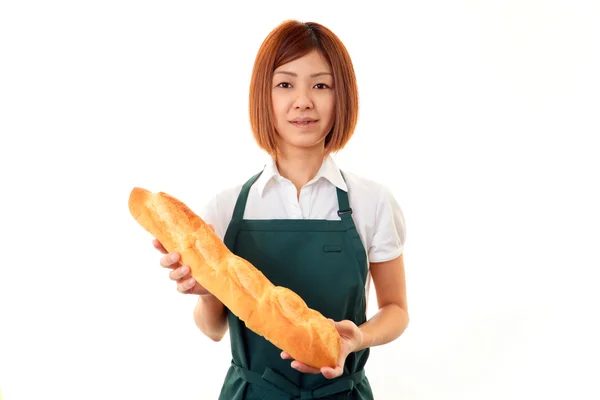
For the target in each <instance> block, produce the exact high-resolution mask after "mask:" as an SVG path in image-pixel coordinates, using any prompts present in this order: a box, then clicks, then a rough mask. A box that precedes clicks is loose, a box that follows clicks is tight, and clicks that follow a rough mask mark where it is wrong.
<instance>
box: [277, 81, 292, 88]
mask: <svg viewBox="0 0 600 400" xmlns="http://www.w3.org/2000/svg"><path fill="white" fill-rule="evenodd" d="M277 87H280V88H284V89H288V88H290V87H292V85H291V84H290V83H288V82H281V83H279V84H277Z"/></svg>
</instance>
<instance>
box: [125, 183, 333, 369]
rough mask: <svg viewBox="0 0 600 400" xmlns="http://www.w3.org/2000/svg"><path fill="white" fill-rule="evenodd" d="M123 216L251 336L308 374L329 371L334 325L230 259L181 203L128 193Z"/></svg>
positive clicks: (250, 267)
mask: <svg viewBox="0 0 600 400" xmlns="http://www.w3.org/2000/svg"><path fill="white" fill-rule="evenodd" d="M128 205H129V211H130V213H131V215H132V216H133V217H134V219H135V220H136V221H137V222H138V223H139V224H140V225H141V226H142V227H143V228H144V229H145V230H146V231H147V232H149V233H150V234H151V235H153V236H154V237H155V238H156V239H157V240H158V241H159V242H160V243H161V244H162V245H163V247H164V248H165V249H166V250H167V251H169V252H178V253H179V254H180V255H181V260H180V263H181V264H182V265H188V266H189V267H190V269H191V275H192V276H193V277H194V279H196V281H198V283H199V284H200V285H202V286H204V287H205V288H206V289H207V290H208V291H209V292H211V293H212V294H213V295H214V296H215V297H217V298H218V299H219V300H220V301H221V302H222V303H223V304H224V305H225V306H226V307H227V308H228V309H229V310H230V311H231V312H233V313H234V314H235V315H236V316H238V318H240V319H241V320H242V321H244V323H245V324H246V326H247V327H248V328H249V329H251V330H252V331H254V332H255V333H256V334H258V335H261V336H263V337H264V338H265V339H267V340H268V341H270V342H271V343H273V345H275V346H276V347H278V348H279V349H281V350H283V351H286V352H287V353H289V354H290V355H291V356H292V357H293V358H294V359H296V360H298V361H300V362H302V363H304V364H306V365H309V366H311V367H314V368H321V367H324V366H328V367H332V368H335V366H336V365H337V361H338V359H339V356H340V345H341V342H340V336H339V334H338V332H337V330H336V328H335V326H334V324H333V323H332V322H331V321H329V320H328V319H327V318H325V317H324V316H323V315H322V314H321V313H319V312H318V311H316V310H312V309H310V308H309V307H308V306H307V305H306V303H305V302H304V300H302V298H300V296H298V295H297V294H296V293H294V292H293V291H291V290H290V289H287V288H284V287H280V286H275V285H273V283H271V282H270V281H269V280H268V279H267V277H265V275H264V274H263V273H262V272H260V271H259V270H258V269H257V268H256V267H254V266H253V265H252V264H251V263H250V262H248V261H247V260H244V259H243V258H241V257H238V256H237V255H235V254H233V253H232V252H231V251H229V249H228V248H227V246H225V244H224V243H223V241H222V240H221V239H220V238H219V237H218V236H217V235H216V234H215V232H214V231H213V230H212V229H211V227H210V226H209V225H208V224H207V223H206V222H204V221H203V220H202V219H201V218H200V217H199V216H198V215H196V214H195V213H194V212H193V211H192V210H190V209H189V208H188V207H187V206H186V205H185V204H184V203H183V202H181V201H179V200H178V199H176V198H174V197H173V196H170V195H168V194H166V193H163V192H158V193H152V192H150V191H148V190H146V189H143V188H138V187H136V188H133V189H132V191H131V193H130V196H129V203H128Z"/></svg>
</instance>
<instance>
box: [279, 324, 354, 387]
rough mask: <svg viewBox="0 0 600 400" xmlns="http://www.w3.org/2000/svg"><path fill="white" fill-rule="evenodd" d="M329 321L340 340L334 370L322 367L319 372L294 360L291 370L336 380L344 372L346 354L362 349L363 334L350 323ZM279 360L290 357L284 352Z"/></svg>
mask: <svg viewBox="0 0 600 400" xmlns="http://www.w3.org/2000/svg"><path fill="white" fill-rule="evenodd" d="M329 320H330V321H331V322H332V323H333V324H334V325H335V328H336V329H337V331H338V332H339V334H340V336H341V339H342V347H341V352H340V359H339V361H338V364H337V366H336V367H335V368H330V367H323V368H321V369H320V370H319V369H316V368H312V367H309V366H308V365H305V364H303V363H301V362H300V361H297V360H294V361H292V364H291V365H292V368H295V369H297V370H298V371H300V372H304V373H307V374H319V373H321V374H323V376H324V377H325V378H327V379H333V378H337V377H338V376H341V375H342V373H343V372H344V363H345V362H346V357H348V354H350V353H352V352H354V351H356V350H358V349H359V348H361V347H362V345H363V341H364V334H363V332H362V331H361V330H360V329H359V328H358V326H356V324H355V323H354V322H352V321H349V320H343V321H340V322H335V321H333V320H332V319H329ZM281 358H283V359H291V358H292V357H291V356H290V355H289V354H288V353H286V352H285V351H282V352H281Z"/></svg>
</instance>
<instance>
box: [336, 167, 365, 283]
mask: <svg viewBox="0 0 600 400" xmlns="http://www.w3.org/2000/svg"><path fill="white" fill-rule="evenodd" d="M340 174H342V178H343V179H344V181H346V178H345V177H344V174H343V173H342V172H341V171H340ZM336 191H337V198H338V212H337V214H338V216H339V217H340V219H341V220H342V225H343V227H344V230H345V231H346V232H347V233H348V236H349V237H350V241H351V242H352V247H353V248H354V250H355V252H356V257H357V258H358V259H359V260H360V262H361V265H367V255H366V253H365V248H364V246H363V244H362V241H361V240H360V235H359V234H358V231H357V230H356V225H355V224H354V220H353V219H352V208H350V201H349V200H348V193H346V192H344V191H343V190H342V189H340V188H336ZM367 268H368V266H367ZM363 278H364V279H365V282H366V276H365V277H363Z"/></svg>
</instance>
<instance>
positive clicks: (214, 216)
mask: <svg viewBox="0 0 600 400" xmlns="http://www.w3.org/2000/svg"><path fill="white" fill-rule="evenodd" d="M199 216H200V218H202V219H203V220H204V222H206V223H207V224H212V226H213V227H214V228H215V233H216V234H217V236H219V238H220V239H221V240H224V237H225V228H224V226H223V223H222V218H221V216H220V214H219V207H218V203H217V197H216V196H213V197H212V198H211V199H210V200H209V201H208V202H206V203H205V204H204V205H203V206H202V207H201V208H200V212H199Z"/></svg>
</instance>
